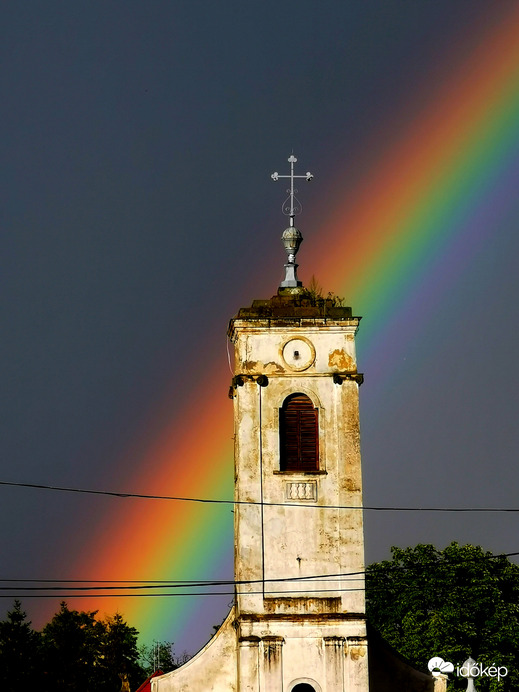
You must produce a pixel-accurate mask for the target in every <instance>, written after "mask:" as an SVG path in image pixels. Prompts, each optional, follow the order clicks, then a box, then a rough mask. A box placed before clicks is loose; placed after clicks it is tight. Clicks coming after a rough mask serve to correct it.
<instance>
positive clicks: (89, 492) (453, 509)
mask: <svg viewBox="0 0 519 692" xmlns="http://www.w3.org/2000/svg"><path fill="white" fill-rule="evenodd" d="M0 485H3V486H8V487H14V488H35V489H38V490H55V491H58V492H65V493H82V494H87V495H105V496H109V497H120V498H140V499H144V500H172V501H176V502H200V503H206V504H222V505H252V506H253V505H258V506H266V507H308V508H315V509H359V510H370V511H374V512H519V507H383V506H381V507H376V506H366V505H320V504H317V503H315V502H312V503H309V504H302V503H298V502H290V501H288V502H255V501H254V500H217V499H211V498H201V497H179V496H174V495H147V494H144V493H122V492H115V491H110V490H90V489H86V488H68V487H65V486H58V485H43V484H39V483H14V482H11V481H0Z"/></svg>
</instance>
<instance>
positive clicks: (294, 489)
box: [285, 481, 317, 502]
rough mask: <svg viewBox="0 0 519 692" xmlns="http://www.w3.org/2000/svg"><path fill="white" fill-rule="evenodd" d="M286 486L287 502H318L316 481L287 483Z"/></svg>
mask: <svg viewBox="0 0 519 692" xmlns="http://www.w3.org/2000/svg"><path fill="white" fill-rule="evenodd" d="M285 486H286V498H287V500H302V501H306V502H317V482H316V481H287V482H286V484H285Z"/></svg>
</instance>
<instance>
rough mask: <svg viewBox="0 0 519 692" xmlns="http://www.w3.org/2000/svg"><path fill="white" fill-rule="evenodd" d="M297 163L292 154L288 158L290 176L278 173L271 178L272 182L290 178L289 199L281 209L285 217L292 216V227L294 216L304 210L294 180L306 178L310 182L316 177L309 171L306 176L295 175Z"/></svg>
mask: <svg viewBox="0 0 519 692" xmlns="http://www.w3.org/2000/svg"><path fill="white" fill-rule="evenodd" d="M296 161H297V159H296V157H295V156H294V154H291V155H290V156H289V157H288V163H289V164H290V175H279V173H278V172H277V171H276V172H275V173H272V175H271V176H270V177H271V178H272V180H279V179H280V178H290V188H289V189H288V190H287V192H288V197H287V198H286V200H285V201H284V202H283V204H282V206H281V209H282V211H283V214H285V216H290V225H291V226H293V225H294V216H296V214H300V213H301V210H302V208H303V207H302V205H301V202H300V201H299V200H298V199H297V197H296V192H297V190H296V189H295V187H294V179H295V178H306V180H307V182H310V180H312V178H313V177H314V176H313V175H312V174H311V173H310V171H307V172H306V175H294V163H296Z"/></svg>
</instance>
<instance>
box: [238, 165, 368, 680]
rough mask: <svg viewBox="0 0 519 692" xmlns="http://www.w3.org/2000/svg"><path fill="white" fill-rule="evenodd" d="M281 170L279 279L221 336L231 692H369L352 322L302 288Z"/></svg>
mask: <svg viewBox="0 0 519 692" xmlns="http://www.w3.org/2000/svg"><path fill="white" fill-rule="evenodd" d="M291 159H293V161H291ZM289 161H290V162H291V164H292V169H291V173H292V176H291V177H292V180H291V183H292V184H291V191H290V192H291V197H292V198H291V199H290V198H289V199H290V202H291V214H290V216H291V224H290V226H289V228H287V230H286V231H285V232H284V234H283V241H284V243H285V247H286V250H287V254H288V262H287V264H285V279H284V280H283V281H282V283H281V286H280V288H279V289H278V292H277V294H276V295H275V296H274V297H273V298H271V299H270V300H256V301H254V302H253V304H252V306H251V307H249V308H243V309H241V310H240V311H239V312H238V315H237V316H236V317H235V318H234V319H232V320H231V323H230V326H229V332H228V333H229V337H230V339H231V341H232V342H233V344H234V346H235V373H234V378H233V382H232V391H231V393H232V396H233V400H234V420H235V500H236V502H237V504H236V506H235V579H236V584H237V585H236V593H237V598H236V613H235V626H236V630H237V636H238V679H239V687H238V689H239V690H243V691H245V690H246V691H247V692H249V691H250V692H252V691H257V690H261V691H263V690H264V691H265V692H278V691H279V692H282V691H283V692H285V691H286V692H312V690H314V691H315V692H325V691H327V692H344V691H346V690H348V692H354V691H355V692H367V690H368V673H367V646H366V631H365V615H364V613H365V609H364V576H363V573H364V544H363V526H362V510H361V507H362V487H361V463H360V447H359V412H358V390H359V385H360V384H361V383H362V375H360V374H359V373H358V372H357V364H356V357H355V333H356V331H357V328H358V325H359V319H360V318H358V317H353V316H352V312H351V309H350V308H348V307H342V306H340V305H339V304H338V301H337V300H334V299H333V298H329V299H322V298H320V297H319V296H318V295H315V292H314V293H312V292H310V291H307V290H305V289H304V288H303V287H302V286H301V283H300V282H299V281H298V279H297V275H296V268H297V265H296V264H295V255H296V253H297V250H298V247H299V244H300V242H301V240H302V237H301V234H300V233H299V231H298V230H297V229H296V228H295V227H294V225H293V216H294V206H295V204H294V194H293V193H294V189H293V178H294V177H296V176H294V175H293V164H294V162H295V157H293V156H292V157H291V158H290V159H289ZM275 176H276V177H275ZM308 176H310V174H309V173H308V174H307V175H306V176H301V177H306V178H307V179H309V178H308ZM277 177H281V176H279V175H278V174H274V176H273V178H274V179H277ZM287 177H288V176H287Z"/></svg>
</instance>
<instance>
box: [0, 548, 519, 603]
mask: <svg viewBox="0 0 519 692" xmlns="http://www.w3.org/2000/svg"><path fill="white" fill-rule="evenodd" d="M517 555H519V552H513V553H500V554H498V555H483V556H478V557H476V558H474V559H467V560H463V561H461V562H459V563H453V564H452V566H453V567H455V566H460V565H463V564H466V563H471V562H479V561H480V560H481V558H483V559H486V560H490V559H494V560H495V559H499V558H503V557H505V558H508V557H516V556H517ZM375 564H377V563H375ZM416 566H417V567H420V565H416ZM423 567H424V569H426V568H427V565H423ZM390 568H391V571H393V572H406V571H410V570H411V569H412V568H411V567H404V566H399V565H390ZM369 573H370V571H369V569H368V570H361V571H358V572H341V573H337V574H313V575H308V576H306V577H305V576H299V577H277V578H271V579H250V580H233V579H229V580H213V581H210V580H196V581H194V580H192V581H191V580H173V579H171V580H169V579H156V580H154V579H150V580H147V579H140V580H124V579H119V580H116V579H111V580H100V579H0V583H2V584H5V583H6V582H11V583H13V584H31V583H37V584H57V583H59V582H63V583H61V584H60V585H58V586H26V587H23V586H16V587H15V586H0V590H3V591H12V590H14V589H17V590H19V591H52V590H60V589H64V588H65V589H72V590H74V591H75V590H78V591H95V590H104V591H107V590H115V589H121V588H122V589H127V590H130V589H132V590H139V589H159V588H164V587H166V588H186V587H187V588H202V587H210V586H243V585H247V584H262V583H271V582H274V583H280V582H285V583H286V582H311V581H312V580H322V581H327V582H329V583H331V582H334V581H358V580H359V579H361V578H363V577H365V576H367V575H368V574H369ZM70 584H103V585H104V586H70ZM106 584H115V586H106ZM124 584H131V586H124ZM338 590H340V589H338ZM319 591H321V589H319ZM305 592H306V591H305ZM249 593H250V592H249ZM106 595H109V594H106ZM128 595H131V594H128ZM193 595H196V592H195V593H194V594H193Z"/></svg>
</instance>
